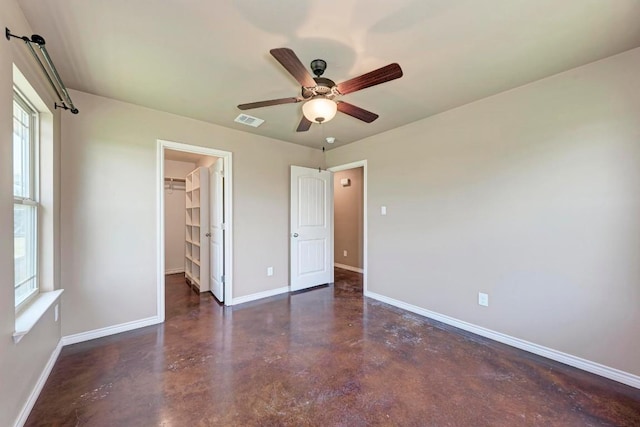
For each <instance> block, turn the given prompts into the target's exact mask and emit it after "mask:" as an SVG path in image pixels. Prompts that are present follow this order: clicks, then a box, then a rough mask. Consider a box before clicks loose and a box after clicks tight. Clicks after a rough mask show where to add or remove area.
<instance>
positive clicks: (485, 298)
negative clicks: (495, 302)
mask: <svg viewBox="0 0 640 427" xmlns="http://www.w3.org/2000/svg"><path fill="white" fill-rule="evenodd" d="M478 304H480V305H482V306H484V307H489V294H484V293H482V292H478Z"/></svg>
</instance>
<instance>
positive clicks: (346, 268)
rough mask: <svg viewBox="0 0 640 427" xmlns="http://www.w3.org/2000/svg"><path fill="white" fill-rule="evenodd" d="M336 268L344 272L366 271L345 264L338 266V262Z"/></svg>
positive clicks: (335, 264)
mask: <svg viewBox="0 0 640 427" xmlns="http://www.w3.org/2000/svg"><path fill="white" fill-rule="evenodd" d="M333 266H334V267H338V268H341V269H343V270H349V271H354V272H356V273H364V270H363V269H361V268H358V267H351V266H350V265H345V264H338V263H337V262H334V263H333Z"/></svg>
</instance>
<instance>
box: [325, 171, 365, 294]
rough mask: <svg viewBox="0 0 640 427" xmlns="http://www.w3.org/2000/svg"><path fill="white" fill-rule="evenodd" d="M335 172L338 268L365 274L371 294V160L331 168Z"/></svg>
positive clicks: (335, 238) (336, 258) (335, 244)
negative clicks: (368, 239) (368, 205)
mask: <svg viewBox="0 0 640 427" xmlns="http://www.w3.org/2000/svg"><path fill="white" fill-rule="evenodd" d="M328 170H329V171H331V172H333V186H334V188H333V206H334V220H333V226H334V238H333V245H334V251H333V252H334V267H337V268H341V269H344V270H349V271H353V272H357V273H361V274H362V286H363V292H364V294H365V295H366V294H367V161H366V160H362V161H358V162H353V163H348V164H345V165H341V166H335V167H332V168H329V169H328Z"/></svg>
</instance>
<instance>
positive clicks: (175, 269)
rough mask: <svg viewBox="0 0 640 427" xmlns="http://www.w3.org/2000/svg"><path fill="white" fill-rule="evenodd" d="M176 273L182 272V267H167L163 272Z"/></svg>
mask: <svg viewBox="0 0 640 427" xmlns="http://www.w3.org/2000/svg"><path fill="white" fill-rule="evenodd" d="M178 273H184V267H180V268H169V269H167V270H165V271H164V274H165V275H166V274H178Z"/></svg>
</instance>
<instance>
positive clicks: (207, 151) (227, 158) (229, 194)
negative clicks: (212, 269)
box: [156, 139, 233, 322]
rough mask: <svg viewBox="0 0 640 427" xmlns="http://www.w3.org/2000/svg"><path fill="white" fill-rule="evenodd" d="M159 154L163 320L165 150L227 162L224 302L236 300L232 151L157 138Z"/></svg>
mask: <svg viewBox="0 0 640 427" xmlns="http://www.w3.org/2000/svg"><path fill="white" fill-rule="evenodd" d="M157 144H158V145H157V156H156V172H157V175H156V180H157V182H156V200H157V201H158V203H157V208H156V223H157V225H158V226H157V229H156V235H157V237H158V238H157V244H158V246H157V248H156V256H157V265H158V270H157V310H158V312H157V315H158V318H160V319H161V320H160V322H164V310H165V300H164V291H165V289H164V275H165V273H164V271H165V264H164V150H165V149H167V148H168V149H171V150H176V151H184V152H187V153H195V154H201V155H203V156H213V157H218V158H220V159H222V161H223V162H224V189H223V192H224V223H225V228H224V278H225V282H224V305H232V304H233V297H232V295H233V181H232V180H233V153H231V152H230V151H223V150H218V149H215V148H208V147H201V146H198V145H188V144H183V143H181V142H174V141H165V140H162V139H158V140H157Z"/></svg>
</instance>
